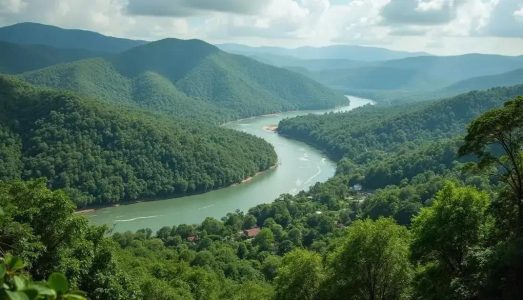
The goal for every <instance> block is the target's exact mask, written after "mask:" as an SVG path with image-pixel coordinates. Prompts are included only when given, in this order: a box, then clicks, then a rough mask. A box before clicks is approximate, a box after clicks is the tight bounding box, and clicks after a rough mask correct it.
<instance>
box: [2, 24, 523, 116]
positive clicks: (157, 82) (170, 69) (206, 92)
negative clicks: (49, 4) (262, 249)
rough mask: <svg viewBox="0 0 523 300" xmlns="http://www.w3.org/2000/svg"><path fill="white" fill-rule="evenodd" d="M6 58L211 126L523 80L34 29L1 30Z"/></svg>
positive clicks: (8, 63)
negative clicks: (349, 98)
mask: <svg viewBox="0 0 523 300" xmlns="http://www.w3.org/2000/svg"><path fill="white" fill-rule="evenodd" d="M1 41H4V42H1ZM220 49H221V50H220ZM227 52H230V53H235V54H240V55H235V54H230V53H227ZM0 54H1V55H0V72H1V73H9V74H20V73H24V74H21V75H20V78H23V79H25V80H27V81H29V82H31V83H34V84H38V85H43V86H50V87H55V88H63V89H68V90H71V91H75V92H79V93H80V94H83V95H86V96H89V97H97V98H100V99H105V100H106V101H110V102H117V103H120V104H127V105H128V104H131V105H138V106H139V107H142V108H144V109H147V110H152V111H155V112H162V113H165V114H169V115H174V116H183V117H190V118H194V117H202V118H204V119H206V120H213V121H214V122H222V121H225V120H230V119H233V118H240V117H246V116H251V115H256V114H263V113H271V112H276V111H283V110H293V109H312V108H326V107H332V106H334V105H338V104H342V103H344V101H345V100H344V98H343V97H342V96H341V93H346V94H354V95H360V96H367V97H371V98H374V99H376V100H382V101H403V102H410V101H417V100H425V99H429V98H437V97H443V96H445V97H446V96H452V95H456V94H458V93H461V92H466V91H470V90H473V89H482V88H490V87H493V86H507V85H513V84H517V83H523V82H522V81H521V74H520V73H519V72H517V70H518V69H523V56H519V57H511V56H501V55H486V54H466V55H459V56H432V55H429V54H427V53H424V52H404V51H393V50H389V49H384V48H376V47H363V46H350V45H336V46H327V47H300V48H295V49H288V48H278V47H249V46H244V45H239V44H221V45H218V47H215V46H212V45H210V44H207V43H205V42H203V41H198V40H188V41H184V40H177V39H165V40H161V41H156V42H151V43H148V42H146V41H137V40H130V39H121V38H115V37H109V36H104V35H101V34H99V33H95V32H90V31H84V30H75V29H62V28H59V27H55V26H49V25H42V24H37V23H20V24H15V25H11V26H7V27H3V28H0ZM241 55H245V56H249V57H250V58H247V57H244V56H241ZM269 65H272V66H269ZM275 67H278V68H275ZM282 68H284V69H282ZM285 69H286V70H285ZM512 72H513V73H512ZM298 73H299V74H298ZM310 79H312V80H310ZM314 81H316V82H314ZM317 82H319V83H321V84H318V83H317ZM322 84H323V85H322ZM325 86H327V87H328V88H326V87H325ZM329 88H330V89H329ZM332 89H334V90H338V91H340V92H334V91H333V90H332Z"/></svg>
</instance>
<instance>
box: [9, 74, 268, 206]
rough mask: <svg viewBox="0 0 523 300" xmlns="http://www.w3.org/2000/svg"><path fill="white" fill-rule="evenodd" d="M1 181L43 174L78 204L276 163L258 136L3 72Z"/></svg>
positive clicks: (207, 186) (203, 187)
mask: <svg viewBox="0 0 523 300" xmlns="http://www.w3.org/2000/svg"><path fill="white" fill-rule="evenodd" d="M0 97H1V101H0V180H9V179H14V178H22V179H30V178H38V177H45V178H47V179H48V180H49V185H50V187H51V188H63V189H64V190H65V191H67V193H68V194H69V195H71V197H72V199H73V200H74V201H75V202H76V203H77V204H79V205H80V206H84V205H93V204H108V203H117V202H122V201H132V200H136V199H143V198H157V197H167V196H175V195H184V194H187V193H199V192H205V191H208V190H211V189H215V188H219V187H224V186H227V185H230V184H233V183H237V182H240V181H241V180H242V179H244V178H246V177H248V176H252V175H253V174H255V173H256V172H258V171H261V170H265V169H267V168H269V167H270V166H272V165H274V164H275V163H276V159H277V158H276V154H275V152H274V150H273V148H272V146H271V145H269V144H268V143H266V142H265V141H263V140H262V139H259V138H256V137H253V136H250V135H247V134H244V133H240V132H236V131H233V130H228V129H224V128H219V127H210V126H206V125H205V124H199V123H198V124H197V123H194V122H189V121H183V122H175V121H173V120H170V119H169V120H162V119H161V118H160V119H159V118H158V117H157V116H153V115H149V114H145V113H141V112H136V111H133V110H122V109H121V108H116V107H113V106H111V105H107V104H102V103H100V102H97V101H93V100H89V99H85V98H80V97H78V96H75V95H73V94H70V93H64V92H58V91H52V90H46V89H39V88H34V87H31V86H29V85H27V84H25V83H22V82H21V81H18V80H15V79H12V78H10V77H4V76H1V77H0Z"/></svg>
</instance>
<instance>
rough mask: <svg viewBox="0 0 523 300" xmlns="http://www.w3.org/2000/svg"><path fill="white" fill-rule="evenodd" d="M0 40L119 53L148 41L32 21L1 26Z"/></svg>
mask: <svg viewBox="0 0 523 300" xmlns="http://www.w3.org/2000/svg"><path fill="white" fill-rule="evenodd" d="M0 41H5V42H10V43H16V44H24V45H46V46H51V47H55V48H68V49H84V50H88V51H95V52H105V53H119V52H122V51H125V50H127V49H130V48H132V47H135V46H138V45H141V44H144V43H146V42H145V41H136V40H129V39H122V38H115V37H110V36H105V35H102V34H99V33H97V32H92V31H87V30H78V29H64V28H60V27H56V26H51V25H44V24H39V23H31V22H25V23H18V24H14V25H10V26H6V27H2V28H0Z"/></svg>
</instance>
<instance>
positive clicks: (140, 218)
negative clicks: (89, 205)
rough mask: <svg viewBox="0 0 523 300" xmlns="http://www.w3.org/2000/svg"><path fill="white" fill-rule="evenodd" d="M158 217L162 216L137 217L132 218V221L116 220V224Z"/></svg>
mask: <svg viewBox="0 0 523 300" xmlns="http://www.w3.org/2000/svg"><path fill="white" fill-rule="evenodd" d="M158 217H160V216H147V217H136V218H132V219H124V220H114V223H121V222H132V221H136V220H142V219H153V218H158Z"/></svg>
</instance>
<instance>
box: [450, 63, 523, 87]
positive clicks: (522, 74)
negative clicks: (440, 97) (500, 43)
mask: <svg viewBox="0 0 523 300" xmlns="http://www.w3.org/2000/svg"><path fill="white" fill-rule="evenodd" d="M522 83H523V69H517V70H514V71H511V72H506V73H502V74H496V75H489V76H479V77H473V78H469V79H466V80H462V81H459V82H456V83H454V84H452V85H450V86H448V87H446V88H444V89H443V90H442V91H441V92H444V93H460V92H465V91H470V90H484V89H489V88H493V87H497V86H510V85H516V84H522Z"/></svg>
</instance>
